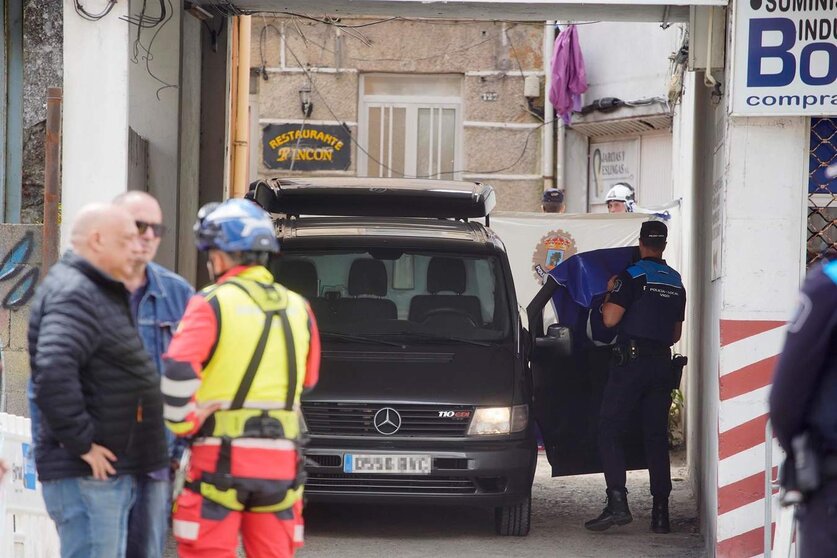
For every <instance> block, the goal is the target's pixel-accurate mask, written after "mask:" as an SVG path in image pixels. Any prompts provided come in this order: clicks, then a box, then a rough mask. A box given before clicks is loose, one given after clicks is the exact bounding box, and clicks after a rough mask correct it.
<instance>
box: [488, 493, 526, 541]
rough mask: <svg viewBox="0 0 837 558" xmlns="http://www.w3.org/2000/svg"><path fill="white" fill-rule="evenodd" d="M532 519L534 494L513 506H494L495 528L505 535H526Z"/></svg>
mask: <svg viewBox="0 0 837 558" xmlns="http://www.w3.org/2000/svg"><path fill="white" fill-rule="evenodd" d="M531 519H532V496H531V495H530V496H527V497H526V499H525V500H523V501H522V502H520V503H519V504H515V505H513V506H500V507H497V508H494V529H495V530H496V531H497V534H498V535H501V536H503V537H525V536H526V535H528V534H529V524H530V521H531Z"/></svg>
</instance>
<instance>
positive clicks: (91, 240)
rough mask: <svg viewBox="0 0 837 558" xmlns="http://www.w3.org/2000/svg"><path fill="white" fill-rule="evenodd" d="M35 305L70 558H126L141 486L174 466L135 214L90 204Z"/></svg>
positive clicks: (56, 488) (57, 514)
mask: <svg viewBox="0 0 837 558" xmlns="http://www.w3.org/2000/svg"><path fill="white" fill-rule="evenodd" d="M71 234H72V238H71V243H72V251H68V252H67V253H66V254H64V256H63V258H62V259H61V260H60V261H59V262H58V263H57V264H56V265H54V266H53V267H52V268H51V269H50V271H49V273H48V274H47V276H46V278H45V279H44V281H43V283H42V284H41V286H40V287H39V288H38V292H37V294H36V295H35V299H34V301H33V303H32V309H31V317H30V320H29V357H30V365H31V369H32V382H33V387H34V395H35V402H36V403H37V406H38V408H39V410H40V411H41V417H40V423H39V427H38V428H37V429H36V430H37V432H38V439H37V440H36V441H35V448H36V449H35V463H36V465H37V468H38V475H39V478H40V480H41V482H42V483H43V494H44V501H45V503H46V507H47V511H48V512H49V514H50V517H51V518H52V519H53V521H55V524H56V526H57V528H58V534H59V538H60V539H61V556H62V558H121V557H123V556H124V555H125V545H126V536H127V522H128V513H129V511H130V509H131V506H132V504H133V501H134V498H135V490H136V477H137V475H143V474H146V473H148V472H150V471H156V470H159V469H162V468H164V467H166V466H167V465H168V452H167V448H166V438H165V430H164V425H163V417H162V414H163V402H162V395H161V391H160V376H159V374H158V373H157V370H156V368H155V366H154V363H153V362H152V361H151V358H150V357H149V356H148V353H147V352H146V350H145V348H144V347H143V344H142V341H141V339H140V337H139V334H138V333H137V329H136V325H135V324H134V322H133V318H132V317H131V311H130V307H129V302H128V301H129V298H128V291H127V290H126V289H125V286H124V285H123V284H122V283H121V282H120V281H121V280H124V278H126V277H127V276H128V274H129V273H130V271H131V266H132V265H133V263H134V262H133V260H134V259H135V257H136V253H137V250H138V249H139V243H138V233H137V227H136V224H135V223H134V221H133V219H132V218H131V216H130V214H129V213H128V212H127V211H126V210H125V209H124V208H119V207H114V206H110V205H91V206H87V207H85V208H83V209H82V210H81V212H80V213H79V214H78V217H77V218H76V221H75V222H74V224H73V228H72V233H71Z"/></svg>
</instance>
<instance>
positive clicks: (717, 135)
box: [687, 74, 724, 551]
mask: <svg viewBox="0 0 837 558" xmlns="http://www.w3.org/2000/svg"><path fill="white" fill-rule="evenodd" d="M702 81H703V75H702V74H698V76H697V78H696V79H692V83H694V84H695V87H694V94H695V97H696V99H695V105H696V113H697V114H698V115H702V117H700V118H696V119H695V139H694V153H695V154H696V162H697V165H696V168H695V171H694V176H695V181H694V184H695V187H694V193H695V197H694V205H695V213H696V215H698V217H697V218H696V219H695V221H694V224H693V228H692V233H691V236H692V238H693V239H694V252H693V260H692V264H693V265H692V270H693V278H692V282H691V285H690V286H692V287H693V290H692V292H691V293H690V296H689V308H688V309H687V312H688V316H687V317H691V318H692V319H695V320H698V321H699V324H700V328H699V331H698V332H697V336H696V343H694V346H695V347H696V348H697V350H696V351H694V352H693V353H692V354H690V355H689V356H690V358H691V363H690V364H689V368H688V370H687V378H688V384H687V393H688V397H689V400H690V401H692V400H693V401H695V402H700V404H697V405H687V429H689V449H688V453H689V466H690V473H691V477H692V479H693V482H694V483H695V490H696V495H697V500H698V509H699V512H700V518H701V531H702V532H703V533H704V535H705V536H706V540H707V546H708V548H709V549H712V551H714V542H713V541H714V540H715V534H716V531H717V525H716V523H717V521H716V515H717V508H718V504H717V500H718V494H717V486H718V481H717V478H718V470H717V469H718V464H717V455H718V431H717V424H718V407H719V401H718V396H717V394H718V372H717V370H718V364H717V363H718V346H719V326H718V324H719V323H720V307H721V292H722V290H721V289H722V280H721V279H718V280H716V281H714V282H713V281H712V268H711V265H710V264H709V262H711V261H712V241H711V239H712V219H711V215H712V209H713V184H715V183H716V181H717V180H718V174H719V172H720V170H721V169H723V167H724V163H723V151H722V147H723V139H724V138H723V129H722V127H721V128H720V129H718V128H719V125H718V124H719V123H718V119H719V118H720V117H721V116H722V115H723V112H724V107H723V106H719V105H713V104H712V103H711V101H710V99H709V92H708V91H707V89H706V88H705V87H702V86H701V84H700V82H702Z"/></svg>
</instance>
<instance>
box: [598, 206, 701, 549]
mask: <svg viewBox="0 0 837 558" xmlns="http://www.w3.org/2000/svg"><path fill="white" fill-rule="evenodd" d="M667 236H668V228H667V227H666V225H665V223H663V222H661V221H646V222H644V223H643V224H642V228H641V229H640V233H639V253H640V256H641V259H640V260H639V261H637V262H636V263H634V264H632V265H630V266H629V267H628V268H627V269H626V270H625V271H623V272H622V273H620V274H619V275H617V276H615V277H613V278H611V280H610V285H609V286H608V291H609V293H608V295H607V296H606V298H605V300H604V303H603V304H602V307H601V312H602V321H603V322H604V325H605V326H606V327H608V328H614V327H615V328H617V329H616V331H617V336H616V344H615V346H614V361H613V363H612V365H611V367H610V373H609V376H608V380H607V384H606V385H605V391H604V395H603V396H602V406H601V412H600V416H599V455H600V456H601V460H602V469H603V471H604V475H605V481H606V483H607V507H605V509H604V511H602V513H601V515H599V517H597V518H596V519H591V520H590V521H588V522H586V523H585V524H584V526H585V527H586V528H587V529H590V530H591V531H604V530H605V529H608V528H610V527H612V526H614V525H625V524H627V523H630V522H631V521H632V520H633V517H632V516H631V511H630V509H629V508H628V491H627V489H626V488H625V476H626V474H625V469H626V466H625V451H624V449H623V447H622V434H623V433H624V432H625V430H626V426H627V423H628V421H629V420H631V417H632V415H633V412H634V411H635V410H636V409H637V408H639V410H640V417H641V421H642V432H643V438H644V444H645V456H646V461H647V462H648V474H649V477H650V480H651V495H652V496H653V497H654V503H653V507H652V510H651V530H652V531H654V532H655V533H668V532H669V531H670V525H669V514H668V497H669V495H670V493H671V469H670V464H669V455H668V412H669V408H670V407H671V391H672V389H674V387H675V386H674V383H675V381H676V380H675V372H674V369H673V365H672V359H671V346H672V345H673V344H674V343H676V342H677V341H679V340H680V335H681V333H682V330H683V320H684V318H685V312H686V290H685V289H684V288H683V282H682V280H681V278H680V274H679V273H677V272H676V271H675V270H674V269H672V268H671V267H669V266H668V265H667V264H666V262H665V260H663V250H665V247H666V239H667Z"/></svg>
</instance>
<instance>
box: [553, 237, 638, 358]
mask: <svg viewBox="0 0 837 558" xmlns="http://www.w3.org/2000/svg"><path fill="white" fill-rule="evenodd" d="M637 259H639V250H638V248H637V247H635V246H627V247H622V248H604V249H601V250H592V251H590V252H582V253H580V254H576V255H574V256H572V257H570V258H567V259H566V260H565V261H563V262H562V263H561V264H559V265H557V266H556V267H555V268H554V269H553V270H552V271H550V272H549V277H550V279H552V280H554V281H555V282H557V283H558V285H559V288H558V289H556V290H555V292H554V293H553V295H552V302H553V304H554V305H555V313H556V315H557V317H558V323H559V324H561V325H563V326H566V327H569V328H570V329H571V330H572V331H573V337H574V338H575V339H577V340H581V339H589V338H590V337H592V339H593V340H594V341H598V342H601V343H609V342H610V341H612V340H613V337H614V335H615V331H614V330H608V329H607V328H605V327H604V325H603V324H602V323H601V317H600V315H599V313H598V308H599V306H600V305H601V303H602V300H603V299H604V295H605V294H606V293H607V282H608V280H609V279H610V278H611V277H612V276H614V275H617V274H619V273H621V272H622V271H624V270H625V268H626V267H628V266H629V265H630V264H631V263H632V262H633V261H635V260H637ZM591 309H595V312H593V313H592V314H591V312H590V311H591ZM588 318H590V319H589V320H588ZM588 322H589V325H590V330H591V331H590V332H589V334H588Z"/></svg>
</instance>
